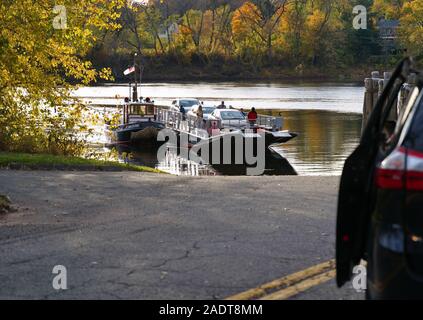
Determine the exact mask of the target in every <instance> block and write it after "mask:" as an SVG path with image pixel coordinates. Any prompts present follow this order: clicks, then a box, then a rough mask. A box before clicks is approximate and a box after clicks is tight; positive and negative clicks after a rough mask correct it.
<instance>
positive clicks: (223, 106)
mask: <svg viewBox="0 0 423 320" xmlns="http://www.w3.org/2000/svg"><path fill="white" fill-rule="evenodd" d="M217 109H226V105H225V101H222V103H221V104H220V106H218V107H217Z"/></svg>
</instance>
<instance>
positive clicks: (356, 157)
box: [336, 58, 411, 287]
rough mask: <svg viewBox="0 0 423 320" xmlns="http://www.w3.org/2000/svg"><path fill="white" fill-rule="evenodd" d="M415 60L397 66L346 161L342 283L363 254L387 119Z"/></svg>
mask: <svg viewBox="0 0 423 320" xmlns="http://www.w3.org/2000/svg"><path fill="white" fill-rule="evenodd" d="M410 67H411V60H410V59H408V58H407V59H404V60H403V61H402V62H401V63H400V64H399V65H398V67H397V68H396V70H395V71H394V73H393V74H392V77H391V79H390V81H389V82H388V84H387V86H386V88H385V90H384V91H383V93H382V95H381V97H380V98H379V100H378V102H377V103H376V106H375V108H374V110H373V112H372V114H371V116H370V118H369V120H368V123H367V125H366V128H365V130H364V132H363V135H362V138H361V141H360V143H359V145H358V147H357V148H356V150H355V151H354V152H353V153H352V154H351V156H350V157H349V158H348V159H347V160H346V161H345V165H344V170H343V173H342V177H341V183H340V189H339V197H338V212H337V225H336V228H337V230H336V271H337V276H336V280H337V284H338V286H339V287H341V286H342V285H344V284H345V282H347V281H349V280H350V279H351V274H352V269H353V267H354V266H355V265H358V264H359V263H360V261H361V259H362V258H363V255H364V251H365V250H364V249H365V244H366V237H367V232H368V227H369V217H370V212H371V209H372V187H371V186H372V183H373V175H374V170H375V163H376V161H377V155H378V147H379V144H380V141H381V139H382V132H383V129H384V127H383V126H384V124H385V120H386V119H388V116H389V113H390V107H391V106H392V105H394V101H395V99H396V98H397V97H398V92H399V91H400V89H401V87H402V85H403V84H404V83H405V82H406V80H407V77H408V75H409V73H410V71H409V70H410Z"/></svg>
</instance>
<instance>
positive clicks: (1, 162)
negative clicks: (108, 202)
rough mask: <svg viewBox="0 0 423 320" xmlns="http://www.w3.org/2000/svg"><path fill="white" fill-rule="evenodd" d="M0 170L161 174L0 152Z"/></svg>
mask: <svg viewBox="0 0 423 320" xmlns="http://www.w3.org/2000/svg"><path fill="white" fill-rule="evenodd" d="M0 168H8V169H33V170H76V171H77V170H95V171H137V172H152V173H162V172H161V171H160V170H156V169H152V168H149V167H144V166H137V165H133V164H124V163H118V162H113V161H103V160H91V159H84V158H79V157H67V156H54V155H49V154H27V153H11V152H0Z"/></svg>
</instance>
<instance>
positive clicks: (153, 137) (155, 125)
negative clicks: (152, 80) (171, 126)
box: [111, 101, 165, 144]
mask: <svg viewBox="0 0 423 320" xmlns="http://www.w3.org/2000/svg"><path fill="white" fill-rule="evenodd" d="M156 120H157V118H156V115H155V105H154V103H152V102H145V101H144V102H129V101H125V104H124V106H123V110H122V115H121V124H120V125H119V126H118V127H117V128H114V129H112V130H111V131H112V132H113V134H112V140H113V141H114V142H116V143H119V144H122V143H127V144H139V143H150V142H154V141H157V134H158V132H159V131H160V130H162V129H164V128H165V125H164V124H163V122H158V121H156Z"/></svg>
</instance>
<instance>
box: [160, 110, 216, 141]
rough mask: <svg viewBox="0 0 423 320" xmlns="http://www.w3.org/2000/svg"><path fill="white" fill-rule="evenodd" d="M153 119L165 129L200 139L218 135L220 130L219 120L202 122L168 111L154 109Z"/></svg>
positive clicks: (193, 117)
mask: <svg viewBox="0 0 423 320" xmlns="http://www.w3.org/2000/svg"><path fill="white" fill-rule="evenodd" d="M155 117H156V121H157V122H161V123H163V124H164V125H165V126H166V127H167V128H170V129H173V130H176V131H179V132H185V133H189V134H190V135H193V136H197V137H200V138H208V137H209V136H210V135H214V134H216V132H217V131H218V132H219V133H220V129H221V128H222V123H221V121H220V120H204V119H201V118H198V117H195V116H191V115H188V114H182V113H181V112H179V111H172V110H169V109H161V108H156V111H155Z"/></svg>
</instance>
